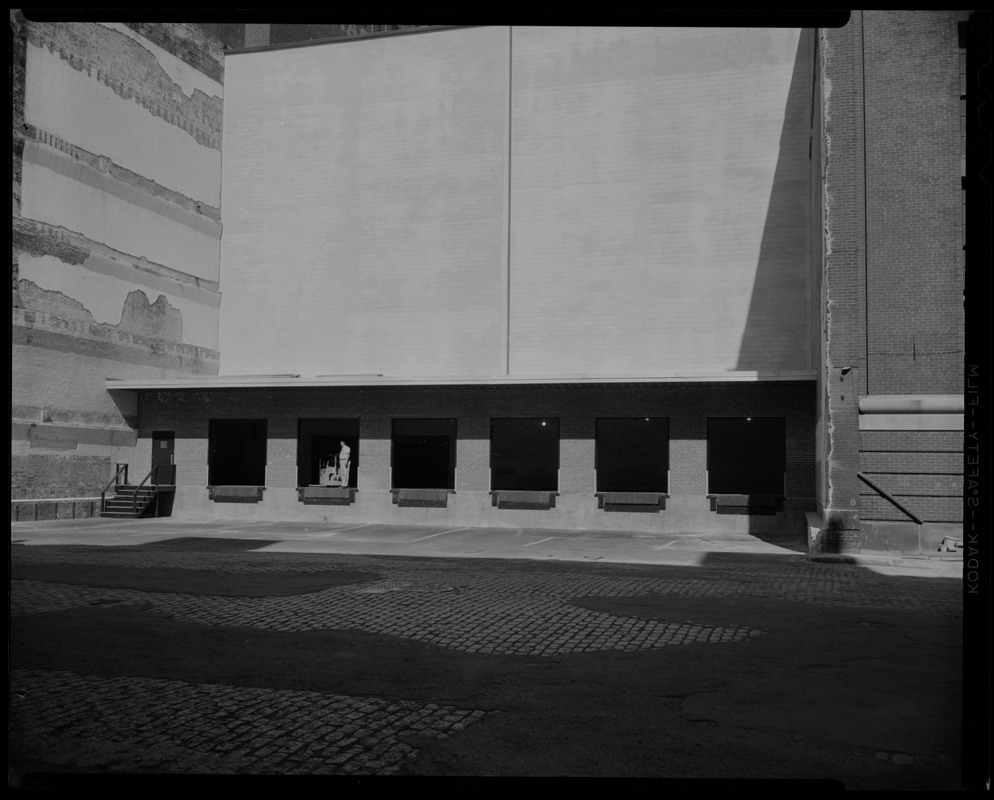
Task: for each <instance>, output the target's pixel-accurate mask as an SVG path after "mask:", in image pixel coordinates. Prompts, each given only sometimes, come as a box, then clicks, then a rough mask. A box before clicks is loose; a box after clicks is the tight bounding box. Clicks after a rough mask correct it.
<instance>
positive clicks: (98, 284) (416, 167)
mask: <svg viewBox="0 0 994 800" xmlns="http://www.w3.org/2000/svg"><path fill="white" fill-rule="evenodd" d="M968 16H969V15H968V13H966V12H963V13H959V12H854V13H853V14H852V17H851V19H850V21H849V22H848V24H846V25H845V26H843V27H838V28H824V29H802V28H797V29H790V28H769V29H763V28H748V29H744V28H743V29H736V28H539V27H526V28H517V27H510V28H509V27H487V28H439V29H428V30H423V31H417V32H411V31H407V32H397V31H388V30H385V28H386V27H387V26H379V29H373V28H371V26H366V27H362V26H358V27H357V26H351V28H350V26H324V27H320V28H315V27H313V26H312V27H309V28H307V30H303V29H296V30H291V28H294V26H278V25H272V26H270V25H249V26H213V28H208V27H206V26H201V27H198V26H193V25H136V26H124V25H106V24H102V23H76V24H66V23H53V22H30V21H27V20H24V19H23V17H20V16H18V15H16V14H15V15H12V23H14V27H15V31H16V33H17V36H15V41H17V42H18V43H19V44H18V47H19V48H20V49H19V50H17V51H16V53H15V55H17V56H18V58H19V63H20V64H21V69H22V72H20V73H18V74H17V76H16V79H15V87H16V88H19V91H20V94H18V95H17V97H18V100H17V101H16V102H15V145H17V146H16V147H15V165H16V166H15V187H14V190H15V218H14V230H15V251H14V290H15V291H14V315H15V319H14V322H15V337H14V345H15V347H14V385H15V390H14V413H13V416H14V419H13V420H12V425H13V437H12V438H13V440H14V441H13V454H14V476H15V480H14V481H13V482H12V493H13V494H12V500H14V501H17V500H25V499H28V498H58V497H73V496H74V495H79V496H81V497H82V496H85V495H87V494H89V495H90V496H93V494H94V493H99V491H100V490H101V489H102V488H103V485H105V484H106V483H107V482H108V481H109V480H111V478H112V477H113V476H114V473H115V470H116V467H117V466H118V465H120V464H127V465H128V466H129V472H130V475H131V478H132V482H134V483H137V480H136V478H137V479H140V478H142V477H144V476H145V475H146V473H148V472H149V470H150V468H151V467H152V466H154V465H159V468H160V470H161V471H160V472H157V473H156V475H155V476H154V477H153V478H152V479H151V480H153V481H157V482H158V483H159V484H162V485H164V486H168V489H166V490H164V491H165V493H167V494H168V495H169V497H170V498H173V499H172V507H171V513H172V514H173V515H174V516H177V517H184V518H194V519H213V518H230V517H237V518H253V519H260V520H261V519H296V520H322V519H331V518H334V519H338V520H355V521H356V522H357V523H361V522H374V521H375V522H425V523H441V524H453V525H486V526H491V527H497V528H500V527H504V528H513V527H519V526H531V527H549V528H561V527H578V528H589V529H627V530H632V529H635V530H644V531H647V532H651V531H708V532H721V531H748V532H752V533H754V534H755V535H757V536H760V537H764V538H771V539H783V538H784V537H787V538H790V537H797V538H799V539H800V540H803V539H804V537H805V535H809V536H810V541H811V545H812V547H815V548H819V549H827V550H839V549H850V548H858V547H861V546H870V547H876V546H887V547H895V548H898V549H917V548H918V547H919V546H920V545H921V542H925V543H926V544H928V543H930V542H933V541H934V540H935V539H936V538H937V537H941V535H943V534H946V533H949V532H950V531H956V530H958V529H959V528H958V526H961V521H962V466H961V465H962V444H963V441H962V440H963V431H962V428H963V395H962V363H963V356H962V351H963V335H962V328H963V304H962V291H963V231H964V228H963V224H962V209H963V202H964V201H963V193H962V188H961V176H962V174H963V171H962V169H963V168H962V158H961V153H962V149H961V148H962V135H961V102H962V99H961V98H962V95H963V89H962V84H961V72H962V71H963V66H962V65H963V59H964V47H963V41H962V37H961V27H962V26H961V23H963V22H965V21H966V20H967V18H968ZM331 28H334V29H335V30H330V29H331ZM352 28H354V30H353V29H352ZM339 29H340V30H339ZM348 34H359V35H352V36H348ZM343 35H345V36H344V37H343ZM322 36H331V37H337V38H333V40H330V41H315V42H309V43H306V45H304V46H302V44H303V43H302V42H300V41H294V40H295V39H311V38H314V37H322ZM289 44H292V45H293V46H286V45H289ZM225 48H227V50H226V52H225ZM53 86H54V87H58V88H59V90H60V93H56V92H52V91H47V90H48V89H49V88H50V87H53ZM895 86H899V87H900V88H901V90H902V91H901V92H899V93H895V91H894V87H895ZM898 95H899V96H898ZM909 98H910V101H909ZM222 111H223V123H224V124H223V126H222V125H221V121H222ZM18 114H19V115H20V116H18ZM222 128H223V130H222ZM18 148H19V149H18ZM222 152H223V155H224V158H223V161H222V159H221V153H222ZM53 197H58V198H60V199H59V200H57V201H53V200H52V198H53ZM63 198H64V199H63ZM222 224H223V235H222V233H221V230H222V229H221V225H222ZM153 296H154V299H153ZM121 309H123V312H122V311H121ZM118 319H119V320H120V321H119V322H118V321H117V320H118ZM70 387H71V390H70ZM79 387H86V388H85V391H79ZM343 443H344V444H345V446H346V447H348V449H349V464H348V468H347V470H345V471H344V472H345V474H344V476H343V474H342V471H341V470H339V469H338V467H339V466H340V465H339V464H337V463H336V462H337V461H340V458H339V453H340V451H341V448H342V444H343ZM69 486H71V487H72V488H71V489H70V488H69ZM886 497H889V498H890V500H888V499H885V498H886ZM895 503H896V505H895ZM23 506H24V504H23V503H17V502H15V503H13V504H12V507H13V508H14V511H13V512H12V513H13V514H14V515H19V514H21V513H23V511H22V507H23ZM899 508H903V509H904V510H903V511H902V510H899ZM33 513H37V511H36V510H33ZM48 513H51V512H48Z"/></svg>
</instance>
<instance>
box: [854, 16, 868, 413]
mask: <svg viewBox="0 0 994 800" xmlns="http://www.w3.org/2000/svg"><path fill="white" fill-rule="evenodd" d="M859 22H860V25H859V62H860V78H861V80H862V83H863V91H862V95H863V96H862V101H863V114H862V128H863V137H862V138H863V339H864V354H865V366H864V375H865V377H864V381H865V387H866V394H867V395H869V394H870V253H869V244H870V226H869V211H868V209H867V205H868V202H867V201H868V199H869V198H868V195H867V188H866V187H867V179H866V173H867V170H868V166H869V165H868V164H867V160H866V14H865V12H863V11H860V12H859ZM857 391H858V388H857Z"/></svg>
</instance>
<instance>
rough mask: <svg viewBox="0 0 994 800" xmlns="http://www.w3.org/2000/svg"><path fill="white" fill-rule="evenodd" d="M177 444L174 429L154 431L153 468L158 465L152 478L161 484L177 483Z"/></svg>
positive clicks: (171, 484)
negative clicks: (175, 455) (175, 460)
mask: <svg viewBox="0 0 994 800" xmlns="http://www.w3.org/2000/svg"><path fill="white" fill-rule="evenodd" d="M175 444H176V433H175V432H174V431H152V468H153V469H155V467H158V469H157V470H156V473H155V476H154V477H153V479H152V480H153V482H154V483H157V484H159V485H160V486H175V485H176V466H175V462H174V450H175Z"/></svg>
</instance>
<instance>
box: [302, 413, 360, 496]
mask: <svg viewBox="0 0 994 800" xmlns="http://www.w3.org/2000/svg"><path fill="white" fill-rule="evenodd" d="M342 442H345V446H346V447H348V448H349V466H348V470H349V475H348V482H347V483H346V484H345V485H346V486H351V487H352V488H353V489H354V488H355V487H356V486H357V482H358V480H359V420H357V419H302V420H300V422H299V423H298V433H297V485H298V486H320V485H324V486H340V485H341V481H340V480H339V476H340V468H341V458H340V456H341V452H342Z"/></svg>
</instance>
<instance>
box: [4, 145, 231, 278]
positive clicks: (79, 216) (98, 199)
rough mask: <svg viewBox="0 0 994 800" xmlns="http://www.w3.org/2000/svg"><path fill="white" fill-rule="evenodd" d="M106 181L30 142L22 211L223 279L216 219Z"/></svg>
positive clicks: (192, 272)
mask: <svg viewBox="0 0 994 800" xmlns="http://www.w3.org/2000/svg"><path fill="white" fill-rule="evenodd" d="M104 183H105V181H104V180H103V179H102V178H101V177H100V176H99V175H98V174H96V173H95V171H94V170H91V169H89V168H88V167H86V166H85V165H83V164H81V163H80V162H74V161H73V160H72V159H71V158H69V157H68V156H65V155H64V154H62V153H58V152H57V151H55V150H52V149H51V148H46V147H45V146H44V145H40V144H37V143H35V142H27V143H26V144H25V147H24V159H23V173H22V184H21V185H22V189H21V215H22V216H23V217H25V218H26V219H34V220H38V221H39V222H47V223H49V224H51V225H56V226H61V227H64V228H67V229H68V230H70V231H75V232H77V233H81V234H83V235H84V236H86V237H88V238H89V239H91V240H93V241H95V242H99V243H102V244H106V245H107V246H108V247H112V248H114V249H115V250H118V251H120V252H122V253H127V254H128V255H131V256H134V257H136V258H141V257H144V258H146V259H148V260H149V261H151V262H154V263H156V264H162V265H164V266H167V267H170V268H172V269H175V270H179V271H180V272H185V273H186V274H188V275H193V276H196V277H198V278H204V279H206V280H210V281H216V280H217V279H218V267H219V262H220V243H219V241H218V235H219V233H220V228H219V226H217V225H216V223H213V222H212V221H210V220H207V219H205V218H202V217H198V216H197V215H196V214H193V213H191V212H183V211H182V210H178V208H177V207H176V206H173V205H172V204H168V203H166V201H164V200H159V199H158V198H153V197H151V196H149V195H145V194H143V193H140V192H137V191H135V192H132V193H130V194H131V195H133V197H131V196H130V195H129V193H127V192H124V193H123V194H124V197H121V196H118V195H116V194H113V193H111V192H109V191H107V190H106V189H107V187H106V186H104V185H103V184H104ZM125 197H128V198H129V199H125ZM138 203H142V204H141V205H139V204H138ZM167 213H168V214H169V215H170V216H166V214H167ZM171 217H172V218H171ZM177 220H181V221H177ZM212 229H213V230H212Z"/></svg>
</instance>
